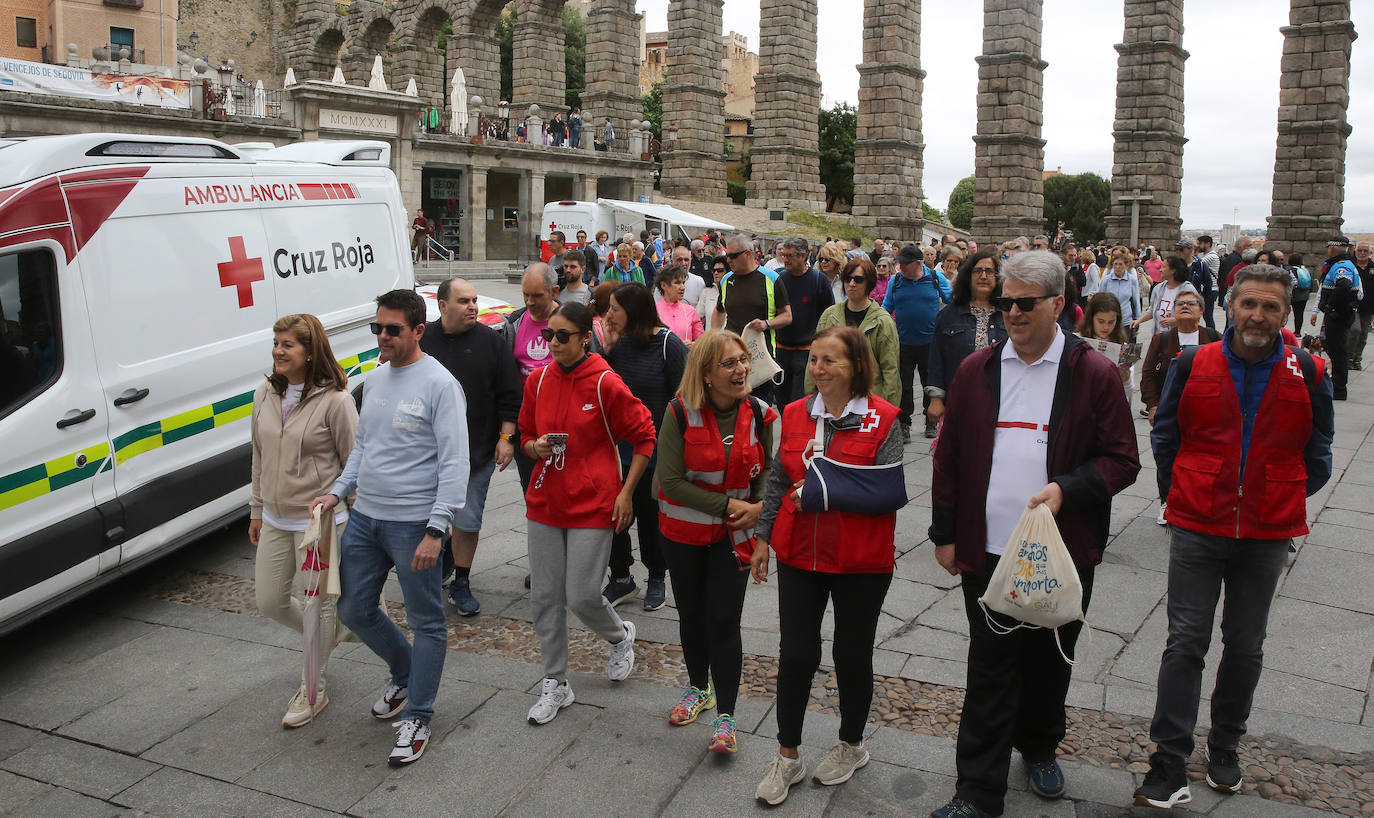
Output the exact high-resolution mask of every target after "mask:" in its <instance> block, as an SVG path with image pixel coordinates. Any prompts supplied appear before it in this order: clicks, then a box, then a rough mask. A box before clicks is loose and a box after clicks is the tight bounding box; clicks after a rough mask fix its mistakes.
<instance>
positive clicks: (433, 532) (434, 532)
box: [425, 525, 444, 540]
mask: <svg viewBox="0 0 1374 818" xmlns="http://www.w3.org/2000/svg"><path fill="white" fill-rule="evenodd" d="M425 533H426V534H428V535H429V536H431V537H433V538H434V539H436V540H442V539H443V538H444V532H443V530H442V529H438V528H435V527H434V526H432V525H430V526H425Z"/></svg>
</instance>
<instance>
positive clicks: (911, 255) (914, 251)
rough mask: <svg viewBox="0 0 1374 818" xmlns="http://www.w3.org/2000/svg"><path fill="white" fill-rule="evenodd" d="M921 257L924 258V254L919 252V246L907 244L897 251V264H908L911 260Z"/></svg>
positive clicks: (917, 259)
mask: <svg viewBox="0 0 1374 818" xmlns="http://www.w3.org/2000/svg"><path fill="white" fill-rule="evenodd" d="M923 258H925V255H924V254H923V253H921V248H919V247H917V246H916V245H914V244H908V245H907V246H905V247H903V248H902V249H901V250H900V251H898V253H897V263H898V264H910V263H911V262H913V261H920V260H921V259H923Z"/></svg>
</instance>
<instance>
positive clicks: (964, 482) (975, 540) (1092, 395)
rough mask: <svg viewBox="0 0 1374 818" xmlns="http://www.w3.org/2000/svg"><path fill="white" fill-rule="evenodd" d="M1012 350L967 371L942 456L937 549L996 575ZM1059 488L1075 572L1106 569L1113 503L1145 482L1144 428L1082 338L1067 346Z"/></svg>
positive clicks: (948, 416) (1058, 431)
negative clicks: (991, 486)
mask: <svg viewBox="0 0 1374 818" xmlns="http://www.w3.org/2000/svg"><path fill="white" fill-rule="evenodd" d="M1007 343H1010V342H1008V341H1003V342H1002V343H999V344H995V345H993V346H990V347H987V348H986V349H982V350H979V351H978V352H975V353H973V354H972V355H970V356H969V357H968V358H966V359H964V362H963V363H962V364H960V366H959V371H958V373H957V374H956V375H955V376H954V383H952V384H950V387H949V389H948V391H947V392H946V394H945V423H944V428H943V429H941V431H940V441H939V445H938V446H937V447H936V449H935V459H934V488H933V489H932V492H931V494H932V504H933V508H932V509H931V517H932V519H931V524H930V539H931V541H932V542H934V543H935V544H936V545H948V544H950V543H954V544H955V546H956V548H955V554H956V557H955V559H956V561H957V564H958V567H959V570H961V571H965V572H968V573H982V572H984V571H985V570H986V569H987V568H988V566H987V518H986V517H985V516H984V509H985V507H986V505H987V502H988V497H987V493H988V479H989V475H990V474H991V472H992V444H993V440H994V438H995V435H996V429H997V412H998V410H999V408H1000V406H1001V380H1002V364H1001V359H1002V348H1003V345H1004V344H1007ZM1047 466H1048V468H1047V469H1046V471H1047V472H1048V473H1049V475H1050V480H1051V481H1053V482H1055V483H1058V484H1059V486H1060V487H1061V488H1062V489H1063V490H1064V505H1063V508H1061V509H1060V510H1059V516H1058V517H1057V518H1056V522H1058V524H1059V533H1060V535H1061V536H1063V538H1064V544H1065V545H1066V546H1068V549H1069V554H1070V555H1071V556H1072V557H1073V561H1074V564H1076V565H1078V566H1081V567H1091V566H1095V565H1097V564H1098V563H1099V562H1101V561H1102V550H1103V549H1104V548H1105V547H1106V545H1107V531H1108V523H1109V522H1110V520H1111V516H1112V495H1114V494H1116V493H1118V492H1120V491H1121V490H1122V489H1124V488H1126V487H1127V486H1129V485H1131V484H1132V483H1134V482H1135V478H1136V475H1137V474H1138V473H1139V472H1140V452H1139V449H1138V448H1137V446H1136V436H1135V421H1134V420H1133V419H1132V418H1131V409H1130V406H1129V405H1128V404H1127V403H1126V394H1125V392H1124V390H1122V388H1121V375H1120V374H1119V373H1118V372H1117V369H1116V366H1115V365H1114V364H1113V363H1112V362H1111V361H1108V360H1107V359H1106V357H1104V356H1102V355H1101V354H1097V353H1096V350H1094V349H1093V348H1092V347H1090V346H1088V345H1087V344H1085V343H1084V342H1083V339H1081V338H1079V337H1078V336H1076V335H1068V336H1066V337H1065V339H1064V354H1063V357H1062V358H1060V361H1059V379H1058V381H1057V382H1056V383H1055V389H1054V402H1053V404H1052V407H1051V409H1050V432H1049V462H1048V464H1047Z"/></svg>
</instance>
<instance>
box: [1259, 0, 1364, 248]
mask: <svg viewBox="0 0 1374 818" xmlns="http://www.w3.org/2000/svg"><path fill="white" fill-rule="evenodd" d="M1280 31H1282V32H1283V58H1282V64H1281V68H1282V74H1281V75H1280V77H1279V115H1278V130H1279V134H1278V145H1277V147H1276V150H1275V158H1274V192H1273V204H1272V206H1271V208H1270V216H1269V236H1268V240H1267V242H1266V244H1268V245H1270V246H1274V247H1281V248H1284V249H1285V250H1287V251H1288V252H1290V253H1293V252H1299V253H1302V254H1303V255H1304V256H1306V257H1307V258H1308V259H1309V260H1310V259H1320V258H1322V257H1324V256H1325V253H1326V249H1325V245H1326V240H1327V239H1329V238H1330V237H1331V236H1332V235H1333V234H1335V233H1339V232H1340V231H1341V225H1342V224H1344V222H1345V219H1344V217H1343V216H1342V209H1343V208H1344V205H1345V153H1346V140H1347V139H1348V138H1349V136H1350V124H1349V122H1348V121H1347V120H1346V110H1347V108H1348V107H1349V105H1350V52H1351V49H1352V46H1353V44H1354V42H1355V38H1356V36H1357V35H1356V33H1355V25H1354V23H1352V22H1351V20H1350V0H1292V2H1291V6H1290V10H1289V25H1287V26H1284V27H1283V28H1282V29H1280Z"/></svg>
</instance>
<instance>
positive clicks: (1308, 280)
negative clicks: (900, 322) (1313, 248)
mask: <svg viewBox="0 0 1374 818" xmlns="http://www.w3.org/2000/svg"><path fill="white" fill-rule="evenodd" d="M1293 275H1295V276H1297V278H1298V289H1299V290H1303V291H1304V292H1311V290H1312V273H1310V272H1308V270H1307V268H1306V267H1294V268H1293Z"/></svg>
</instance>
